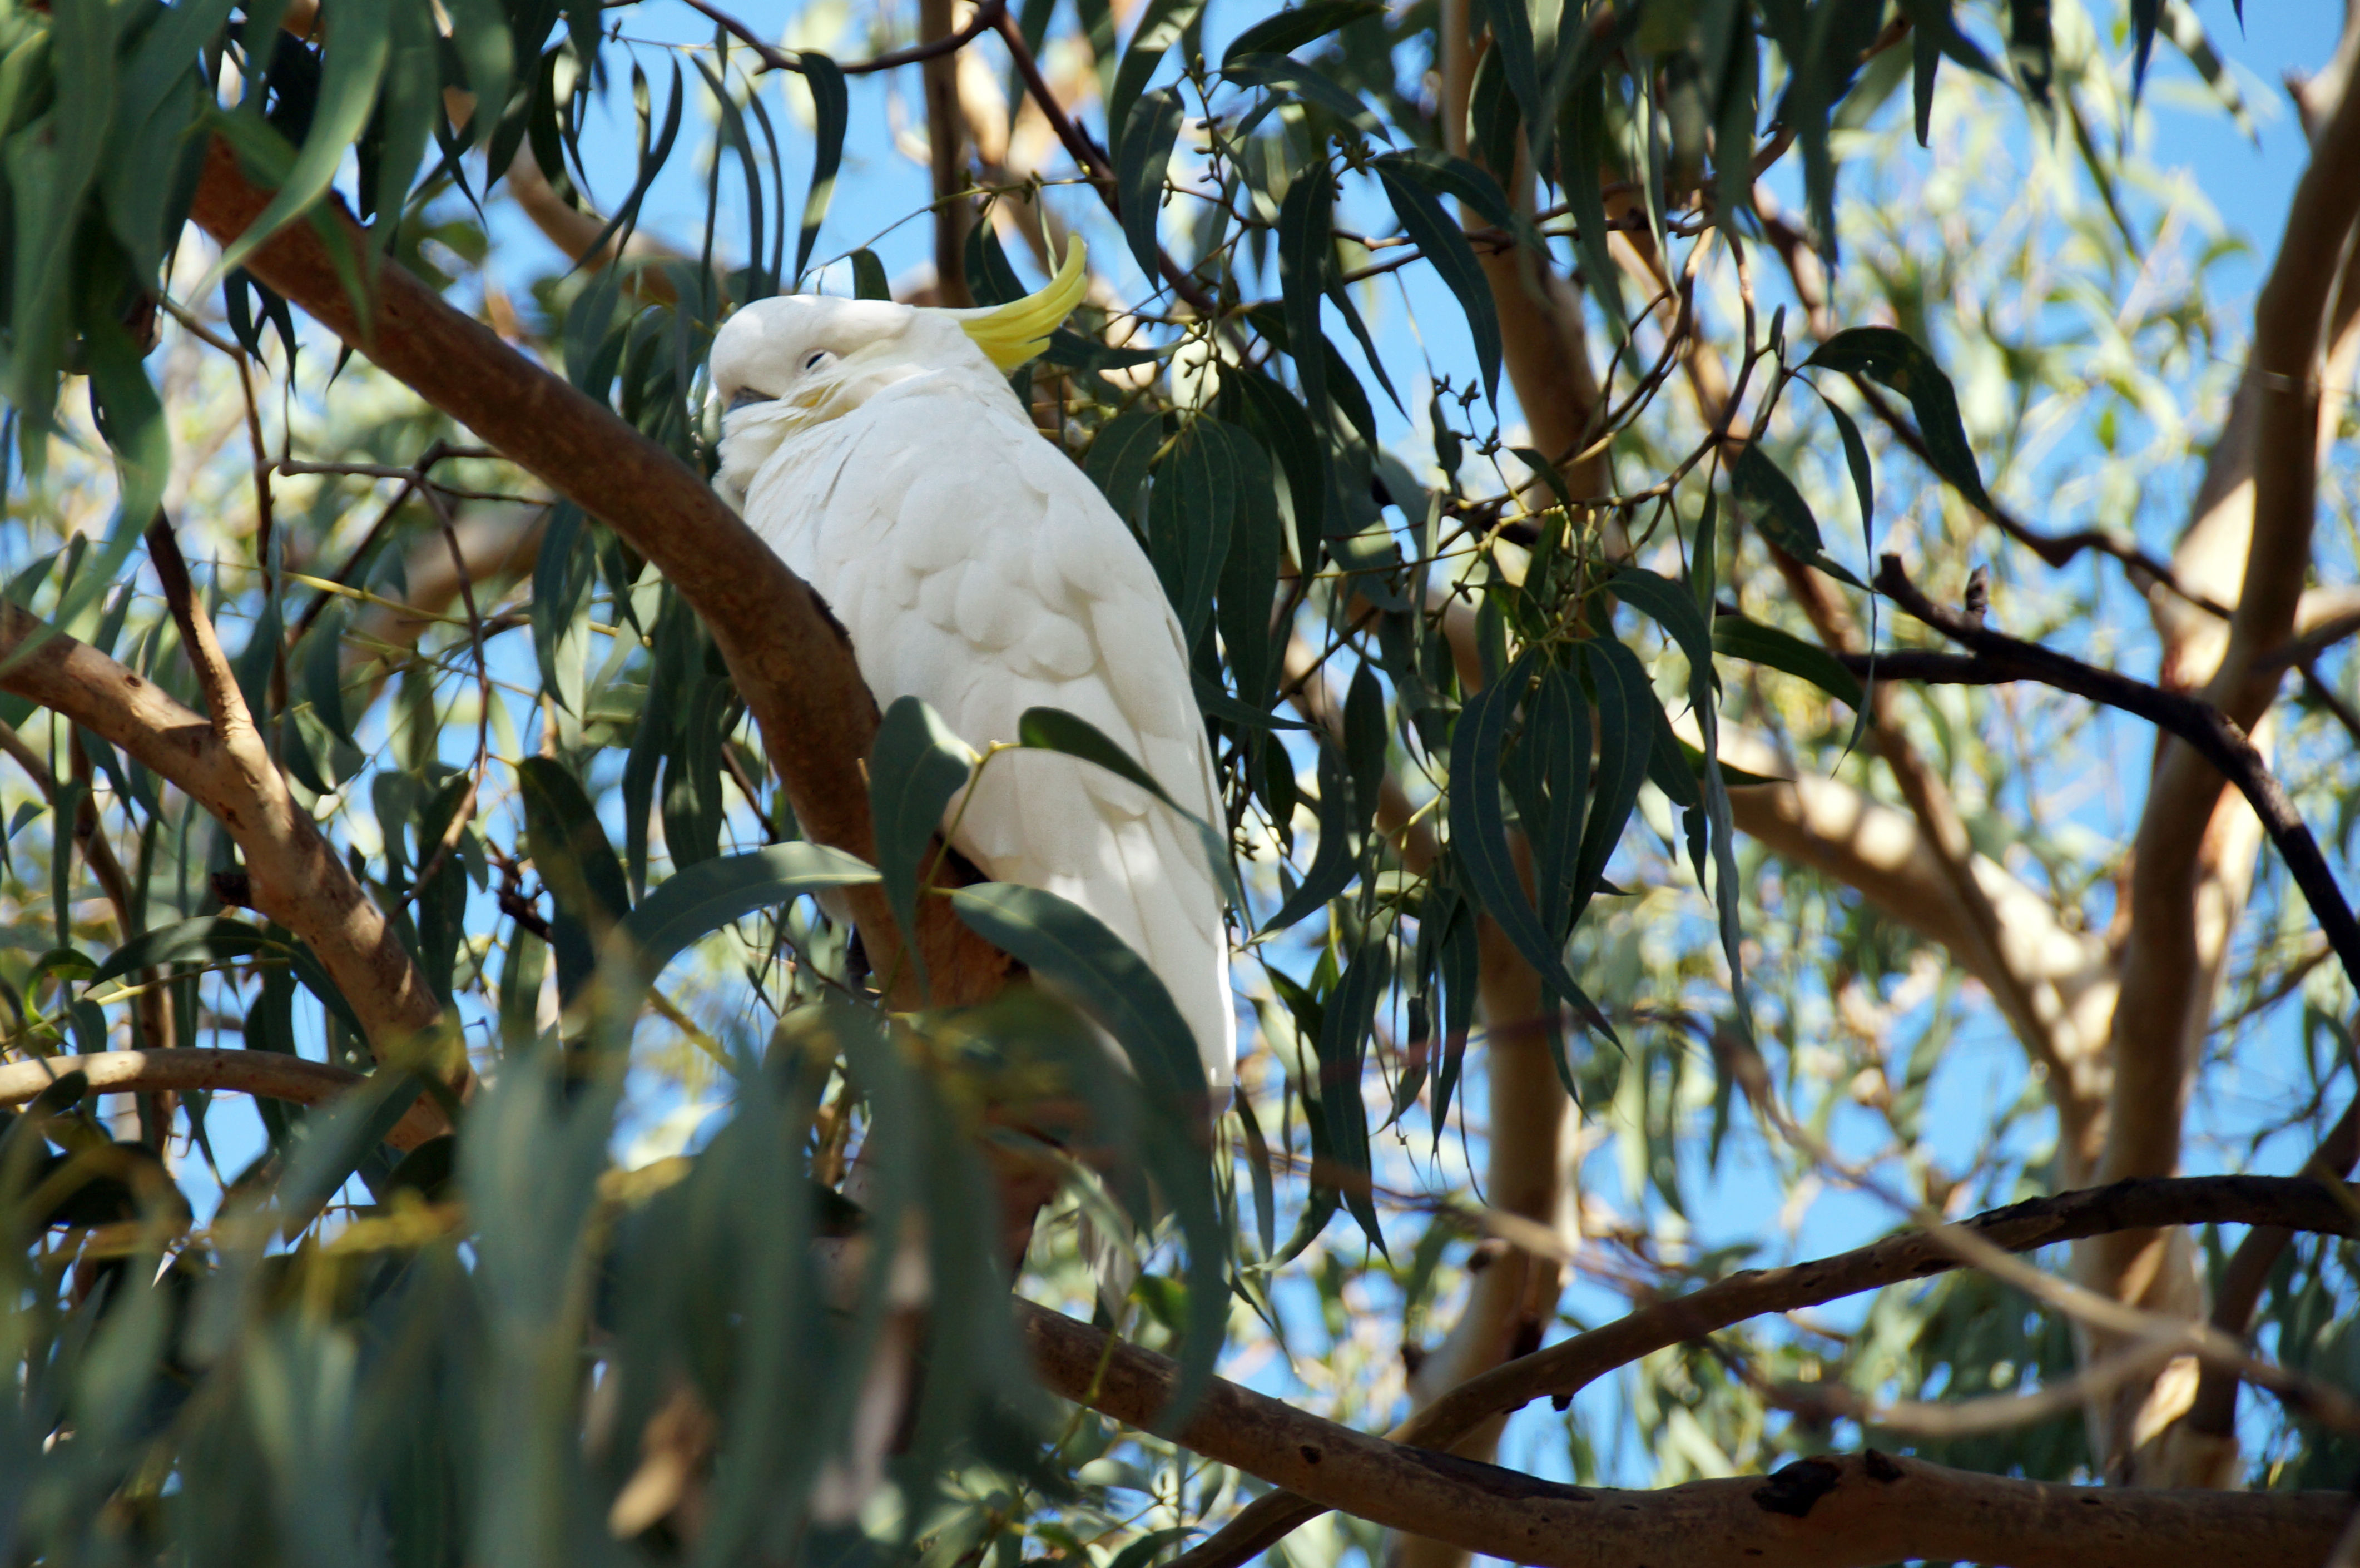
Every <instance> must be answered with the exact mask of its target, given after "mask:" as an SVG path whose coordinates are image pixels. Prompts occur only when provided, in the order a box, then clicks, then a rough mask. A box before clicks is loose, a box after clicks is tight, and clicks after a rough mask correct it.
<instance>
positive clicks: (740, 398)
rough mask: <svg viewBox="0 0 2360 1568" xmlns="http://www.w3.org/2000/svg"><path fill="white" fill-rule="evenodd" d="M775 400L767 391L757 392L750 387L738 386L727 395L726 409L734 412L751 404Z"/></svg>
mask: <svg viewBox="0 0 2360 1568" xmlns="http://www.w3.org/2000/svg"><path fill="white" fill-rule="evenodd" d="M775 400H776V399H774V398H773V397H771V396H770V394H769V393H768V392H757V391H755V390H754V389H753V388H752V387H739V388H737V391H735V392H733V393H731V394H730V395H729V408H728V411H729V412H730V413H733V414H734V413H736V412H737V410H738V409H740V408H746V407H748V406H749V405H751V404H755V403H769V402H773V401H775Z"/></svg>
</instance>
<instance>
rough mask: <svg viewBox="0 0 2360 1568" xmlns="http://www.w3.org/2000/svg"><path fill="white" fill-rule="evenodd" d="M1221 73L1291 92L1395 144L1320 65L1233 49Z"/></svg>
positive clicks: (1365, 132)
mask: <svg viewBox="0 0 2360 1568" xmlns="http://www.w3.org/2000/svg"><path fill="white" fill-rule="evenodd" d="M1221 74H1222V75H1223V76H1225V77H1227V78H1228V79H1229V81H1231V82H1236V83H1237V84H1238V85H1239V86H1240V87H1259V88H1262V89H1263V90H1265V91H1279V92H1284V93H1290V94H1292V95H1293V96H1294V97H1295V99H1296V101H1297V102H1300V103H1308V104H1312V105H1314V106H1316V107H1317V108H1321V109H1324V110H1326V111H1327V113H1328V114H1333V115H1334V116H1336V118H1337V119H1338V120H1340V121H1342V122H1343V123H1344V124H1346V125H1349V126H1351V127H1352V128H1353V129H1354V130H1356V131H1358V132H1360V134H1361V135H1362V136H1368V137H1371V138H1372V139H1374V140H1376V141H1381V142H1383V143H1385V144H1386V145H1387V146H1391V145H1392V144H1393V133H1392V132H1390V131H1388V130H1386V129H1385V125H1384V122H1383V121H1382V120H1380V119H1378V118H1377V115H1376V112H1375V111H1374V110H1372V109H1371V108H1370V107H1369V105H1368V104H1367V103H1365V102H1363V101H1362V100H1361V99H1360V96H1359V94H1357V93H1352V92H1351V91H1349V89H1347V88H1346V87H1344V86H1343V85H1341V84H1340V83H1338V82H1337V81H1336V79H1335V78H1334V77H1331V76H1329V75H1328V74H1327V72H1326V71H1321V70H1320V69H1319V68H1318V67H1317V66H1313V65H1306V64H1304V63H1303V62H1302V61H1301V60H1289V59H1288V58H1287V57H1286V56H1284V55H1283V54H1240V53H1237V52H1236V51H1234V50H1232V51H1231V52H1230V53H1229V56H1228V57H1227V58H1226V59H1224V60H1222V62H1221Z"/></svg>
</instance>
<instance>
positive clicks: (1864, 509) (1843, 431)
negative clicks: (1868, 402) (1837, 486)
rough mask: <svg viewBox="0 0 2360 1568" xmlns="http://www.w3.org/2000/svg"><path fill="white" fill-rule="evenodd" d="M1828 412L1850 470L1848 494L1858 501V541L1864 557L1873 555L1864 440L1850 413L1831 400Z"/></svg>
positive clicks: (1872, 481) (1872, 485) (1870, 478)
mask: <svg viewBox="0 0 2360 1568" xmlns="http://www.w3.org/2000/svg"><path fill="white" fill-rule="evenodd" d="M1828 412H1829V414H1830V415H1831V416H1832V417H1833V418H1834V419H1835V422H1836V435H1837V437H1838V438H1839V439H1840V440H1841V441H1842V442H1843V449H1844V466H1845V467H1847V468H1849V469H1851V470H1852V496H1853V498H1854V499H1855V500H1857V501H1858V502H1859V504H1860V534H1861V542H1862V543H1863V545H1865V546H1867V547H1868V558H1869V559H1870V560H1871V561H1874V560H1875V559H1876V544H1875V537H1874V532H1873V530H1872V528H1871V525H1872V523H1873V522H1874V519H1875V517H1876V471H1875V469H1874V467H1872V466H1871V465H1870V463H1869V461H1868V443H1867V442H1866V441H1862V440H1861V439H1860V427H1859V426H1858V425H1857V424H1854V423H1853V422H1852V416H1851V415H1850V414H1847V413H1845V412H1844V411H1843V410H1842V409H1841V408H1838V407H1837V406H1836V405H1835V404H1833V403H1830V404H1829V405H1828Z"/></svg>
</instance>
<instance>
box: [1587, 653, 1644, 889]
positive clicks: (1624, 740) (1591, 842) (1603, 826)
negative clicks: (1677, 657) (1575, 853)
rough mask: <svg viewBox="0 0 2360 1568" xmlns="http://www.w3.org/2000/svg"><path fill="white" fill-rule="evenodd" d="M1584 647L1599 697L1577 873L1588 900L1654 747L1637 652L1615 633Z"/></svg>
mask: <svg viewBox="0 0 2360 1568" xmlns="http://www.w3.org/2000/svg"><path fill="white" fill-rule="evenodd" d="M1583 652H1584V656H1585V659H1586V662H1587V664H1588V666H1589V669H1590V680H1591V682H1592V684H1593V686H1594V687H1595V690H1596V691H1597V698H1598V768H1597V775H1596V777H1597V782H1596V784H1595V786H1594V788H1593V791H1592V794H1591V801H1592V805H1591V808H1590V820H1589V822H1588V823H1587V824H1586V825H1585V826H1584V827H1583V829H1582V833H1581V862H1580V865H1579V867H1578V868H1577V870H1576V873H1575V880H1576V882H1577V884H1578V886H1579V889H1580V891H1579V894H1578V898H1580V899H1582V900H1587V899H1588V898H1590V895H1591V893H1592V892H1593V891H1594V890H1595V889H1596V888H1597V887H1599V885H1600V884H1601V882H1602V881H1603V880H1604V878H1605V875H1606V863H1607V861H1608V860H1610V859H1612V857H1613V855H1614V849H1615V846H1616V845H1617V844H1621V843H1622V829H1623V826H1624V824H1626V823H1627V822H1630V820H1631V810H1632V808H1633V806H1635V805H1637V804H1638V801H1639V785H1640V783H1641V782H1642V781H1643V780H1644V779H1645V778H1646V776H1647V761H1648V757H1650V756H1651V755H1652V753H1653V752H1654V750H1655V726H1654V718H1653V713H1652V710H1653V709H1654V708H1655V692H1654V691H1653V689H1652V687H1651V685H1650V683H1649V681H1648V680H1647V671H1646V670H1645V669H1644V667H1643V666H1642V665H1641V664H1640V663H1639V659H1638V656H1637V655H1636V654H1633V652H1632V651H1631V650H1630V649H1629V648H1625V647H1623V646H1622V644H1621V643H1619V642H1617V641H1615V640H1614V639H1613V638H1612V637H1599V638H1596V639H1594V640H1592V641H1590V642H1588V643H1585V644H1584V645H1583Z"/></svg>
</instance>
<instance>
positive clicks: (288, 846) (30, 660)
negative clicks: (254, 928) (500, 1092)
mask: <svg viewBox="0 0 2360 1568" xmlns="http://www.w3.org/2000/svg"><path fill="white" fill-rule="evenodd" d="M149 542H150V547H151V549H155V548H156V546H157V540H156V539H154V538H152V537H151V539H150V541H149ZM158 561H159V562H160V566H159V573H160V574H164V575H166V579H167V581H166V589H167V597H168V598H169V597H170V596H171V595H172V594H173V593H175V592H176V591H178V592H180V593H185V585H186V582H187V574H186V570H185V568H182V569H181V570H180V574H179V577H180V589H179V590H175V588H174V585H173V583H172V580H171V577H170V575H169V574H170V573H171V572H172V570H173V566H174V565H175V564H176V563H177V562H178V561H179V551H178V548H177V547H176V546H173V545H172V544H171V543H170V536H169V533H166V534H164V535H163V548H162V549H161V550H160V551H159V553H158ZM190 608H191V611H192V612H193V615H192V618H191V622H190V623H189V624H191V625H195V626H200V627H202V633H201V637H199V638H198V639H196V640H191V641H190V643H189V647H190V648H191V654H192V656H194V657H197V658H199V659H200V661H201V664H202V659H203V657H204V655H203V653H202V648H203V647H204V646H205V645H206V644H209V643H210V641H211V628H210V626H207V625H205V623H203V622H202V619H199V618H197V617H202V614H203V612H202V609H199V608H197V607H196V606H195V605H194V604H193V603H192V602H191V604H190ZM182 637H183V638H184V639H186V638H188V637H189V632H188V631H187V629H186V628H185V626H184V629H183V631H182ZM212 648H213V655H215V656H218V654H219V652H220V649H219V647H218V645H212ZM0 690H6V691H13V692H15V693H16V694H17V695H18V696H21V697H27V698H29V699H31V700H32V701H33V702H38V703H39V704H40V705H41V706H43V707H45V708H49V709H51V710H53V711H55V712H57V713H62V714H64V715H65V716H66V717H67V718H68V719H70V720H71V721H72V722H73V723H75V724H80V725H81V726H82V728H84V729H86V730H89V731H90V732H91V733H92V734H93V735H99V736H102V737H103V738H104V739H105V740H107V741H110V742H112V743H113V744H114V745H115V746H119V747H120V748H122V749H123V750H124V751H126V752H128V753H129V754H130V755H131V756H133V757H137V759H138V760H139V761H140V763H141V764H142V765H144V766H145V767H147V768H148V769H149V770H150V771H152V772H154V773H155V774H156V775H157V776H158V778H161V779H167V780H169V782H170V783H172V784H173V785H175V786H177V787H178V788H179V789H180V790H181V792H182V793H184V794H186V795H187V796H188V797H189V798H190V799H191V800H194V801H196V803H197V804H198V805H199V806H201V807H202V808H203V809H204V810H205V811H207V812H209V813H210V814H212V815H213V817H214V818H215V819H216V820H217V821H219V822H221V824H222V826H223V827H224V828H225V829H226V830H227V831H228V833H229V835H230V837H231V838H232V839H233V840H235V842H236V844H237V846H238V850H239V852H240V853H241V854H242V855H244V857H245V860H246V870H247V872H248V873H249V875H250V876H251V877H252V880H253V887H254V900H255V907H256V908H257V909H261V910H262V911H263V912H264V913H265V914H267V915H268V916H269V917H270V918H271V919H273V920H277V921H278V922H279V924H281V925H283V926H285V927H286V928H287V929H288V930H290V931H293V932H294V933H295V934H296V935H297V936H300V937H301V938H302V939H303V940H304V941H305V942H309V943H310V944H311V950H312V951H313V952H314V953H318V954H319V956H320V962H321V963H322V964H323V965H325V966H326V968H327V971H328V973H329V975H331V976H332V977H333V979H334V980H335V982H336V985H337V986H338V987H339V988H340V989H342V990H343V992H344V996H345V999H346V1000H347V1001H349V1002H351V1003H352V1006H353V1011H354V1012H355V1014H357V1015H358V1016H359V1018H360V1021H361V1028H362V1030H363V1032H364V1033H366V1035H367V1037H368V1041H369V1045H370V1048H371V1050H372V1051H375V1052H377V1055H378V1056H379V1057H380V1058H382V1057H383V1056H385V1055H386V1054H387V1053H388V1051H393V1050H395V1049H396V1048H398V1047H400V1046H403V1045H405V1044H407V1042H409V1041H410V1040H413V1039H415V1038H416V1037H417V1036H419V1035H421V1034H422V1033H425V1032H427V1031H430V1030H432V1029H436V1028H437V1027H438V1026H439V1025H440V1024H441V1022H442V1017H443V1012H442V1007H441V1005H440V1004H438V1003H437V1002H436V1001H435V999H434V996H433V993H432V991H430V990H429V989H428V988H427V986H426V985H425V983H424V981H423V980H422V979H421V977H420V975H419V974H418V970H417V966H416V965H415V964H413V963H412V962H411V961H410V953H409V950H408V949H406V948H404V947H403V946H402V945H401V942H400V939H399V937H397V936H396V935H395V934H394V932H393V930H392V928H391V927H390V926H389V925H388V923H387V921H386V919H385V916H384V914H383V913H382V912H381V911H380V910H379V909H377V906H376V905H375V904H373V903H371V902H370V901H369V898H368V895H367V894H366V893H365V892H364V891H362V889H361V887H360V884H359V883H358V882H356V881H355V880H354V879H353V875H352V873H351V871H350V870H348V869H347V868H346V867H345V866H344V862H343V860H341V859H340V858H338V856H337V855H336V853H335V850H334V848H333V846H332V845H331V844H329V843H328V842H327V840H326V839H324V838H322V836H321V834H320V831H319V829H318V828H317V827H316V826H315V825H314V824H313V823H312V821H311V816H310V815H309V814H308V813H307V812H305V811H301V810H300V809H299V808H297V807H296V806H295V804H294V802H293V801H292V800H290V798H289V797H288V794H287V788H286V785H285V783H284V782H283V781H282V780H281V779H280V778H279V772H278V769H277V768H276V767H275V766H273V765H272V764H271V762H270V759H269V756H268V752H267V751H264V750H263V749H262V745H261V736H260V735H258V734H257V733H256V732H255V731H254V728H253V725H252V723H251V721H250V720H248V721H247V722H246V725H245V728H244V730H243V732H242V734H241V733H240V732H238V731H237V730H235V727H230V726H225V727H224V729H223V730H221V731H218V732H217V731H216V728H215V726H214V725H213V724H209V723H208V722H207V721H206V720H204V719H203V718H202V717H200V716H198V715H197V714H195V713H191V712H190V711H189V710H188V709H186V708H183V707H182V706H180V703H178V702H174V701H173V700H172V699H171V698H170V697H169V696H166V695H165V694H164V692H163V691H161V690H160V689H158V687H157V686H155V685H154V684H153V683H151V682H149V681H145V680H142V679H141V678H140V677H139V676H138V675H137V674H135V673H133V672H132V671H131V670H126V669H125V668H124V667H123V666H122V665H120V664H117V663H116V662H115V660H113V659H109V658H107V657H106V656H105V655H104V654H102V653H99V652H98V651H97V650H96V649H94V648H89V647H87V646H85V645H83V644H82V643H79V642H77V641H75V640H74V639H73V638H71V637H67V636H66V635H65V634H63V633H62V632H59V631H56V630H54V629H52V628H51V627H49V626H46V625H44V624H43V623H42V622H40V621H39V620H38V619H36V618H35V617H34V616H32V615H28V614H27V613H26V612H25V611H24V610H21V609H19V608H17V607H16V606H15V605H13V604H10V605H6V606H5V607H0ZM229 690H230V693H231V697H232V699H235V691H236V685H235V681H233V682H232V683H231V685H230V688H229ZM235 713H237V714H241V715H242V714H244V713H245V706H244V703H243V702H242V701H238V702H237V706H236V708H235ZM451 1078H452V1081H453V1083H457V1084H464V1083H465V1081H466V1079H465V1068H464V1063H461V1064H458V1065H457V1066H456V1067H455V1068H454V1069H453V1071H452V1073H451Z"/></svg>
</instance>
